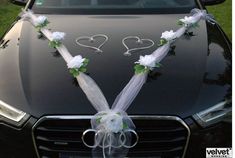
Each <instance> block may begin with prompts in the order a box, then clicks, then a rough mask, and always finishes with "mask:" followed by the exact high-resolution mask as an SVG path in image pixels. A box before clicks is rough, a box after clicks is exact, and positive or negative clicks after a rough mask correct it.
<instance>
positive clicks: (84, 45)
mask: <svg viewBox="0 0 235 158" xmlns="http://www.w3.org/2000/svg"><path fill="white" fill-rule="evenodd" d="M98 38H103V39H104V41H103V42H102V43H101V44H100V45H99V46H98V47H95V46H91V45H86V44H82V43H81V41H86V40H88V41H89V42H90V43H94V42H95V41H96V40H97V39H98ZM108 39H109V38H108V36H106V35H103V34H97V35H93V36H90V37H89V36H82V37H78V38H77V39H76V43H77V44H78V45H80V46H82V47H86V48H91V49H94V50H95V52H97V53H102V52H103V51H102V50H101V47H102V46H103V45H104V44H105V43H106V42H107V41H108Z"/></svg>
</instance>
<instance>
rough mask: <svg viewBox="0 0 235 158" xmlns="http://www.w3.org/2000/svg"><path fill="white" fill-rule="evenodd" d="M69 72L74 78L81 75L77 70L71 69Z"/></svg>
mask: <svg viewBox="0 0 235 158" xmlns="http://www.w3.org/2000/svg"><path fill="white" fill-rule="evenodd" d="M69 72H70V73H71V74H72V75H73V77H77V76H78V75H79V70H78V69H77V68H72V69H69Z"/></svg>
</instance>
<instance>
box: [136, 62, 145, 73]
mask: <svg viewBox="0 0 235 158" xmlns="http://www.w3.org/2000/svg"><path fill="white" fill-rule="evenodd" d="M134 69H135V73H136V74H140V73H143V72H144V71H145V67H144V66H143V65H140V64H137V65H135V67H134Z"/></svg>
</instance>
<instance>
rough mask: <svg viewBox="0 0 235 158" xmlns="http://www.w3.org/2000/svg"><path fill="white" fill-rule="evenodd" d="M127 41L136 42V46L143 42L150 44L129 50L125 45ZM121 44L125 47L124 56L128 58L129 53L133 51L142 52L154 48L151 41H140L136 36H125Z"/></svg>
mask: <svg viewBox="0 0 235 158" xmlns="http://www.w3.org/2000/svg"><path fill="white" fill-rule="evenodd" d="M127 40H136V43H137V44H143V43H144V42H150V43H151V44H150V45H149V46H144V47H138V48H129V47H128V46H127V44H126V41H127ZM122 44H123V45H124V46H125V47H126V49H127V51H126V52H125V53H124V55H126V56H130V55H131V52H133V51H137V50H144V49H148V48H151V47H152V46H154V44H155V43H154V41H153V40H151V39H141V38H139V37H138V36H127V37H125V38H123V40H122Z"/></svg>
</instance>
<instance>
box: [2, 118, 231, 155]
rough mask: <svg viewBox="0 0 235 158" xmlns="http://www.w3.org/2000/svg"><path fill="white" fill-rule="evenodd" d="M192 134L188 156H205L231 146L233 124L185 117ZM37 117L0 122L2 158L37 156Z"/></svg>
mask: <svg viewBox="0 0 235 158" xmlns="http://www.w3.org/2000/svg"><path fill="white" fill-rule="evenodd" d="M184 121H185V123H186V124H187V125H188V126H189V128H190V131H191V135H190V139H189V144H188V147H187V152H186V156H185V157H186V158H188V157H189V158H194V157H195V158H199V157H205V152H206V148H207V147H231V146H232V124H231V122H221V123H218V124H215V125H213V126H211V127H208V128H201V127H200V126H198V125H197V124H196V123H195V121H194V120H193V119H192V118H187V119H184ZM36 122H37V119H36V118H33V117H31V118H29V120H28V121H27V122H26V123H25V125H24V126H22V127H21V128H19V129H17V128H15V127H11V126H9V125H7V124H3V123H1V124H0V149H1V150H0V157H1V158H21V157H22V158H23V157H27V158H28V157H29V158H37V154H36V150H35V146H34V143H33V135H32V127H33V125H34V124H35V123H36Z"/></svg>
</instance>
